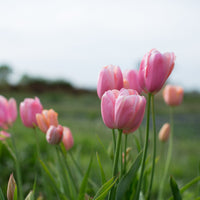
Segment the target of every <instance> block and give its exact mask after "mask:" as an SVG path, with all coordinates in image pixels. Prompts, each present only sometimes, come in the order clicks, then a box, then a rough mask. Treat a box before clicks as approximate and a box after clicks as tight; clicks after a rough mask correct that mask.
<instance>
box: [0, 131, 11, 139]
mask: <svg viewBox="0 0 200 200" xmlns="http://www.w3.org/2000/svg"><path fill="white" fill-rule="evenodd" d="M9 137H10V133H7V132H5V131H0V140H5V139H6V138H9Z"/></svg>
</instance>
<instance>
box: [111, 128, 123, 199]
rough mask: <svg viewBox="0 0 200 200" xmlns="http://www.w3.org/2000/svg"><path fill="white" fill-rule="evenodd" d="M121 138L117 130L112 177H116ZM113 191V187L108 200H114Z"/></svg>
mask: <svg viewBox="0 0 200 200" xmlns="http://www.w3.org/2000/svg"><path fill="white" fill-rule="evenodd" d="M121 138H122V130H121V129H119V133H118V136H117V144H116V145H117V146H116V151H115V156H114V164H113V174H112V176H113V177H115V176H117V168H118V160H119V152H120V146H121ZM114 190H115V186H113V187H112V189H111V191H110V194H109V198H108V199H109V200H113V199H115V198H114V196H115V194H114Z"/></svg>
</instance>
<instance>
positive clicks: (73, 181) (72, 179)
mask: <svg viewBox="0 0 200 200" xmlns="http://www.w3.org/2000/svg"><path fill="white" fill-rule="evenodd" d="M59 149H60V152H61V154H62V157H63V160H64V163H65V166H66V168H67V170H68V173H69V176H70V179H71V181H72V183H73V185H74V188H75V190H76V192H77V193H78V188H77V185H76V183H75V180H74V177H73V176H72V172H71V169H70V167H69V165H68V162H67V158H66V156H65V154H64V152H63V150H62V148H61V146H59Z"/></svg>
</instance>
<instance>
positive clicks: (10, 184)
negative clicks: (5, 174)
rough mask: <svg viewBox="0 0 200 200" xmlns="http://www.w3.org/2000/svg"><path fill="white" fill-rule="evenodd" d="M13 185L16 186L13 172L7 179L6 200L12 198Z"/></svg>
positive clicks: (11, 199)
mask: <svg viewBox="0 0 200 200" xmlns="http://www.w3.org/2000/svg"><path fill="white" fill-rule="evenodd" d="M15 187H16V182H15V179H14V176H13V174H11V175H10V178H9V181H8V187H7V199H8V200H13V199H14V193H15Z"/></svg>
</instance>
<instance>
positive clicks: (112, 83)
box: [97, 65, 123, 99]
mask: <svg viewBox="0 0 200 200" xmlns="http://www.w3.org/2000/svg"><path fill="white" fill-rule="evenodd" d="M121 88H123V75H122V72H121V70H120V68H119V67H118V66H114V65H108V66H105V67H103V69H102V70H101V72H100V74H99V78H98V83H97V94H98V96H99V98H100V99H101V97H102V96H103V94H104V92H106V91H107V90H113V89H117V90H120V89H121Z"/></svg>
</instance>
